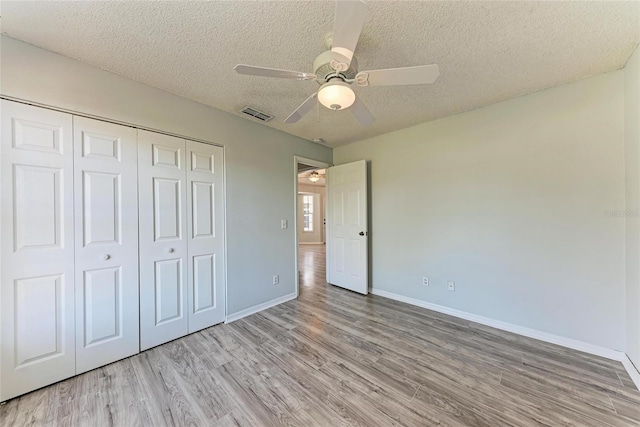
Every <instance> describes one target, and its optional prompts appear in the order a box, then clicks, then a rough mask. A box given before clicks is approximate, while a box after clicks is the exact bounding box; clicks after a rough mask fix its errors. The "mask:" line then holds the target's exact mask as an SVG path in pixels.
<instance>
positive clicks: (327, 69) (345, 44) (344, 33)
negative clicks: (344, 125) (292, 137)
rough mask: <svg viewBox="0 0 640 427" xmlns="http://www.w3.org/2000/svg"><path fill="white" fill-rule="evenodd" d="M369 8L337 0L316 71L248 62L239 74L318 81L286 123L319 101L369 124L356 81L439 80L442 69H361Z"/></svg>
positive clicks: (376, 83)
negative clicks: (358, 53) (358, 51)
mask: <svg viewBox="0 0 640 427" xmlns="http://www.w3.org/2000/svg"><path fill="white" fill-rule="evenodd" d="M367 9H368V7H367V3H365V2H364V1H362V0H337V3H336V16H335V22H334V26H333V33H332V34H329V35H328V36H327V37H326V38H325V44H326V46H327V48H328V49H329V50H328V51H326V52H323V53H321V54H320V55H318V57H317V58H316V59H315V60H314V61H313V69H314V72H313V73H304V72H300V71H289V70H279V69H275V68H265V67H256V66H253V65H245V64H238V65H236V66H235V70H236V72H237V73H239V74H245V75H250V76H261V77H275V78H281V79H294V80H315V81H316V82H317V83H318V84H320V85H321V86H320V89H318V91H317V92H316V93H314V94H313V95H311V96H310V97H308V98H307V99H306V100H305V101H304V102H303V103H302V104H301V105H300V106H299V107H298V108H297V109H296V110H295V111H294V112H293V113H291V114H290V115H289V117H287V118H286V119H285V120H284V122H285V123H296V122H297V121H299V120H300V119H301V118H302V117H304V115H305V114H307V113H309V111H311V109H312V108H313V106H314V105H315V104H316V102H317V101H318V102H320V104H322V105H323V106H325V107H326V108H328V109H330V110H334V111H337V110H344V109H347V108H349V111H351V113H352V114H353V115H354V117H355V118H356V119H357V120H358V121H359V122H360V123H362V124H364V125H369V124H371V123H373V122H374V121H375V118H374V117H373V115H372V114H371V113H370V112H369V110H368V109H367V107H366V106H365V105H364V103H363V102H362V101H361V100H360V99H359V98H358V97H357V96H356V94H355V92H354V91H353V89H352V88H351V85H352V84H353V83H355V84H356V85H357V86H360V87H365V86H391V85H413V84H427V83H433V82H435V81H436V79H437V78H438V76H439V75H440V69H439V67H438V66H437V65H435V64H432V65H420V66H416V67H404V68H387V69H383V70H372V71H360V72H358V61H357V60H356V58H355V56H353V52H354V51H355V49H356V45H357V44H358V39H359V38H360V33H361V32H362V26H363V25H364V21H365V19H366V15H367ZM316 100H317V101H316Z"/></svg>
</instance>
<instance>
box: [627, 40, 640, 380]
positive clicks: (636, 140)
mask: <svg viewBox="0 0 640 427" xmlns="http://www.w3.org/2000/svg"><path fill="white" fill-rule="evenodd" d="M624 90H625V93H624V101H625V108H624V113H625V129H624V136H625V160H626V168H625V171H626V175H627V176H626V178H627V179H626V190H627V194H626V202H627V212H626V224H627V242H626V243H627V245H626V256H627V287H626V304H627V307H626V333H627V345H626V352H627V355H628V356H629V358H630V359H631V361H632V362H633V363H634V364H635V366H636V368H637V369H638V370H640V217H639V215H640V50H638V49H636V52H635V53H634V55H633V56H632V57H631V59H629V61H628V62H627V65H626V67H625V69H624Z"/></svg>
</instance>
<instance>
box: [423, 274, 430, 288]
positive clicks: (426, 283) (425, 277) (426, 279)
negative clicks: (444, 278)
mask: <svg viewBox="0 0 640 427" xmlns="http://www.w3.org/2000/svg"><path fill="white" fill-rule="evenodd" d="M422 285H423V286H429V278H428V277H427V276H424V277H423V278H422Z"/></svg>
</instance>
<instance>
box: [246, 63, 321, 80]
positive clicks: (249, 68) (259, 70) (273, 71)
mask: <svg viewBox="0 0 640 427" xmlns="http://www.w3.org/2000/svg"><path fill="white" fill-rule="evenodd" d="M234 70H236V72H237V73H238V74H245V75H247V76H260V77H276V78H279V79H295V80H316V79H317V78H318V77H317V76H316V75H315V74H313V73H303V72H301V71H289V70H279V69H277V68H265V67H255V66H253V65H245V64H238V65H236V66H235V67H234Z"/></svg>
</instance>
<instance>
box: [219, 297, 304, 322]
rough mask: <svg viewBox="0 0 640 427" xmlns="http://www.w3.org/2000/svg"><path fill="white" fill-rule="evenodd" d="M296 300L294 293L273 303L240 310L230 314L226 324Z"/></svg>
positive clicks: (264, 303) (276, 299)
mask: <svg viewBox="0 0 640 427" xmlns="http://www.w3.org/2000/svg"><path fill="white" fill-rule="evenodd" d="M295 298H296V293H295V292H292V293H290V294H287V295H284V296H281V297H278V298H274V299H272V300H271V301H267V302H263V303H262V304H258V305H254V306H253V307H249V308H245V309H244V310H240V311H238V312H236V313H233V314H230V315H228V316H227V319H226V320H225V321H224V323H231V322H235V321H236V320H240V319H242V318H243V317H247V316H251V315H252V314H255V313H258V312H260V311H262V310H266V309H267V308H271V307H273V306H276V305H278V304H282V303H283V302H287V301H290V300H292V299H295Z"/></svg>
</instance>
